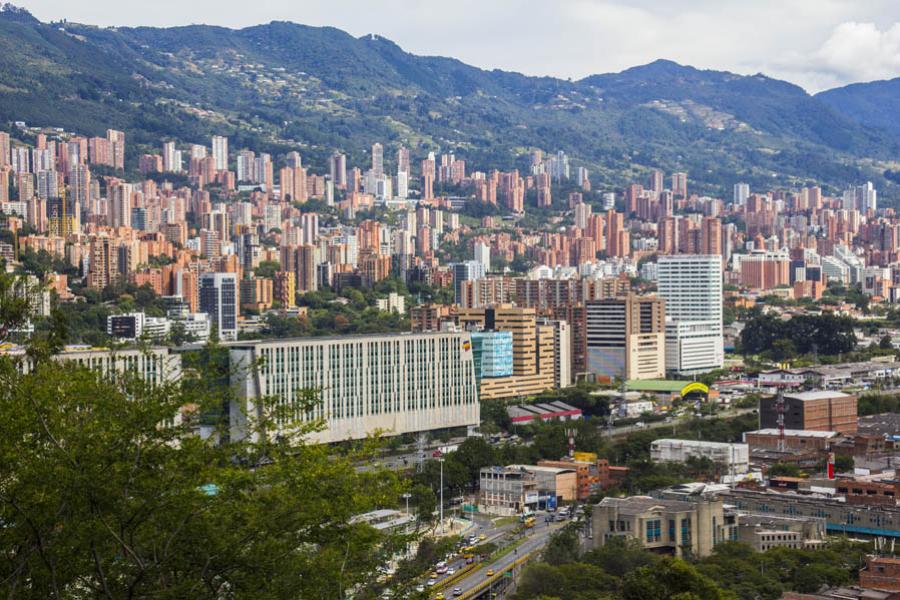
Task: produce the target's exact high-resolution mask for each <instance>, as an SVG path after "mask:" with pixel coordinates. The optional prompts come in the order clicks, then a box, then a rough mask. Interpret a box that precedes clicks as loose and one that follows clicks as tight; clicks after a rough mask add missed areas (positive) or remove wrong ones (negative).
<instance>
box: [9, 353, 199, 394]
mask: <svg viewBox="0 0 900 600" xmlns="http://www.w3.org/2000/svg"><path fill="white" fill-rule="evenodd" d="M3 353H4V354H8V355H11V356H18V357H22V358H25V357H26V353H25V349H24V348H21V347H13V348H10V349H6V350H3ZM53 358H54V360H58V361H62V362H73V363H76V364H78V365H80V366H84V367H88V368H89V369H95V370H97V371H99V372H100V373H101V374H103V375H104V376H115V375H117V374H122V373H134V374H137V375H139V376H140V377H141V378H142V379H144V381H146V382H147V383H150V384H152V385H160V384H163V383H171V382H174V381H177V380H178V379H180V378H181V356H180V355H178V354H171V353H170V352H169V349H168V348H163V347H151V348H131V349H115V350H113V349H108V348H92V347H89V346H80V345H74V346H66V347H65V348H64V349H63V351H62V352H60V353H58V354H55V355H54V356H53ZM18 364H19V365H20V367H19V368H20V369H21V370H22V371H23V372H28V371H30V369H31V364H30V362H29V361H28V360H23V361H21V362H19V363H18Z"/></svg>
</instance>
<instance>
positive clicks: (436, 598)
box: [434, 592, 444, 600]
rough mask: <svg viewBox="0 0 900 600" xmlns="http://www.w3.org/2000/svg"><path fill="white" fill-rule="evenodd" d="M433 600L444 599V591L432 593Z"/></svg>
mask: <svg viewBox="0 0 900 600" xmlns="http://www.w3.org/2000/svg"><path fill="white" fill-rule="evenodd" d="M434 600H444V593H443V592H438V593H437V594H435V595H434Z"/></svg>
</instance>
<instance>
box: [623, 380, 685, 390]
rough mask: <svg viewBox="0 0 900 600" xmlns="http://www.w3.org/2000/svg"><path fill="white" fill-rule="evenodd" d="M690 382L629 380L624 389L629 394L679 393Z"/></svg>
mask: <svg viewBox="0 0 900 600" xmlns="http://www.w3.org/2000/svg"><path fill="white" fill-rule="evenodd" d="M690 383H693V382H692V381H677V380H674V379H629V380H628V381H626V382H625V387H626V389H627V390H628V391H630V392H681V390H683V389H684V388H685V386H687V385H688V384H690Z"/></svg>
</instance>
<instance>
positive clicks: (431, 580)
mask: <svg viewBox="0 0 900 600" xmlns="http://www.w3.org/2000/svg"><path fill="white" fill-rule="evenodd" d="M436 583H437V579H429V580H428V581H426V582H425V585H427V586H428V587H431V586H433V585H434V584H436Z"/></svg>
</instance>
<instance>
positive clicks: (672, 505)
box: [597, 496, 694, 515]
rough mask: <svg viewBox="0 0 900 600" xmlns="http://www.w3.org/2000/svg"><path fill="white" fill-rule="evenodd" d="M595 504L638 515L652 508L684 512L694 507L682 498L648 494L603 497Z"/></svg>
mask: <svg viewBox="0 0 900 600" xmlns="http://www.w3.org/2000/svg"><path fill="white" fill-rule="evenodd" d="M597 506H608V507H613V508H617V509H618V510H619V512H620V513H621V514H623V515H640V514H643V513H646V512H650V511H653V510H664V511H670V512H686V511H689V510H693V509H694V505H693V504H691V503H690V502H684V501H682V500H661V499H658V498H651V497H650V496H630V497H628V498H604V499H603V500H601V501H600V504H598V505H597Z"/></svg>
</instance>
